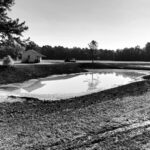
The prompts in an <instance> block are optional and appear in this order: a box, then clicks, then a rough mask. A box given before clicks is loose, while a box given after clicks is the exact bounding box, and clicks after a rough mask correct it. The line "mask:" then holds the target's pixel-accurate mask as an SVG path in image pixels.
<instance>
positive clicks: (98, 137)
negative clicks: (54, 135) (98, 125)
mask: <svg viewBox="0 0 150 150" xmlns="http://www.w3.org/2000/svg"><path fill="white" fill-rule="evenodd" d="M146 131H147V132H148V131H150V120H147V121H143V122H140V123H134V124H129V125H120V126H113V127H105V128H103V129H102V130H101V131H97V132H95V133H89V134H87V135H85V136H81V137H78V138H76V139H74V140H72V141H69V142H64V141H63V140H60V141H59V142H56V143H54V144H52V145H36V146H33V147H32V148H31V147H30V148H29V149H30V150H34V149H43V150H46V149H50V150H74V149H80V148H81V149H82V148H83V147H84V148H86V147H89V146H91V145H94V144H97V143H100V142H107V141H108V142H109V144H112V143H118V142H119V141H124V140H127V139H131V138H134V137H136V136H139V135H142V134H143V133H144V132H146Z"/></svg>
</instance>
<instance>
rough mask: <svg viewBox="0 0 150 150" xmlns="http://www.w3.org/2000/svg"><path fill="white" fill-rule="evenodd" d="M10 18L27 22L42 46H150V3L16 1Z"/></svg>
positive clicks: (121, 0) (145, 0)
mask: <svg viewBox="0 0 150 150" xmlns="http://www.w3.org/2000/svg"><path fill="white" fill-rule="evenodd" d="M15 3H16V4H15V5H14V6H13V7H12V11H11V12H10V13H9V15H10V16H11V17H13V18H19V19H20V20H21V21H26V25H27V26H29V30H28V31H27V32H26V33H25V34H24V35H25V36H26V37H31V40H33V41H35V42H36V43H37V44H38V45H40V46H42V45H51V46H57V45H62V46H65V47H74V46H77V47H87V45H88V43H89V42H90V41H91V40H96V41H97V42H98V43H99V48H107V49H117V48H124V47H132V46H136V45H140V46H141V47H143V46H144V45H145V44H146V43H147V42H150V0H15Z"/></svg>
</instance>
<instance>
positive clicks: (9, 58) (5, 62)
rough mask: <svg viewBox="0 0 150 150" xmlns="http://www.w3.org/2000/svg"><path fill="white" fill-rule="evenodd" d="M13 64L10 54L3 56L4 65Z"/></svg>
mask: <svg viewBox="0 0 150 150" xmlns="http://www.w3.org/2000/svg"><path fill="white" fill-rule="evenodd" d="M13 64H14V61H13V59H12V58H11V56H9V55H8V56H6V57H4V59H3V65H4V66H12V65H13Z"/></svg>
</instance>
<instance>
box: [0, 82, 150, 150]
mask: <svg viewBox="0 0 150 150" xmlns="http://www.w3.org/2000/svg"><path fill="white" fill-rule="evenodd" d="M149 90H150V81H148V80H147V81H141V82H137V83H132V84H129V85H125V86H121V87H118V88H114V89H110V90H107V91H103V92H99V93H95V94H91V95H87V96H82V97H79V98H73V99H70V100H67V101H65V100H63V101H58V102H46V101H45V102H41V101H39V100H38V99H30V98H22V99H20V98H19V99H20V100H21V101H22V102H16V103H0V133H1V134H0V141H1V143H0V148H1V149H2V148H3V149H8V150H11V149H13V150H49V149H50V150H54V149H55V150H72V149H79V150H84V149H86V150H96V149H103V150H110V149H111V150H113V149H115V150H119V149H124V150H127V149H128V150H130V149H132V150H138V149H139V150H140V149H146V148H147V149H150V147H149V146H150V121H149V118H150V91H149ZM14 98H15V97H10V98H9V99H10V100H13V99H14Z"/></svg>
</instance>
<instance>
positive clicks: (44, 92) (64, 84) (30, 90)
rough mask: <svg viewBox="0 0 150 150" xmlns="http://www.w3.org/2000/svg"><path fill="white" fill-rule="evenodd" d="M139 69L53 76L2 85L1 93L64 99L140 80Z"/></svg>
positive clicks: (141, 73)
mask: <svg viewBox="0 0 150 150" xmlns="http://www.w3.org/2000/svg"><path fill="white" fill-rule="evenodd" d="M142 75H145V73H143V72H139V71H133V70H132V71H125V70H96V71H95V70H94V71H91V72H88V73H82V74H71V75H61V76H60V75H59V76H51V77H47V78H44V79H38V80H30V81H27V82H24V83H16V84H9V85H5V86H1V87H0V95H1V93H3V95H19V96H29V97H38V98H40V99H53V100H55V99H62V98H69V97H74V96H79V95H85V94H89V93H93V92H97V91H102V90H105V89H109V88H113V87H117V86H120V85H124V84H128V83H130V82H134V81H136V80H139V77H140V76H142Z"/></svg>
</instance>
